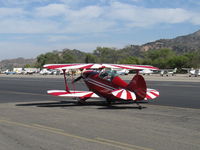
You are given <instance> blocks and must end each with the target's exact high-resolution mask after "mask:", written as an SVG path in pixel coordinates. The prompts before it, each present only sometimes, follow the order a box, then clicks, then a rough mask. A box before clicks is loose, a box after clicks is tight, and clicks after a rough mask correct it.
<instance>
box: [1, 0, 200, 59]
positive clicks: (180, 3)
mask: <svg viewBox="0 0 200 150" xmlns="http://www.w3.org/2000/svg"><path fill="white" fill-rule="evenodd" d="M199 16H200V0H175V1H169V0H0V60H3V59H12V58H18V57H24V58H35V57H37V56H38V55H40V54H42V53H46V52H50V51H53V50H62V49H64V48H69V49H78V50H81V51H84V52H92V51H93V50H95V49H96V47H98V46H104V47H115V48H123V47H125V46H127V45H141V44H145V43H147V42H152V41H155V40H158V39H169V38H175V37H177V36H182V35H186V34H190V33H193V32H195V31H197V30H199V29H200V17H199Z"/></svg>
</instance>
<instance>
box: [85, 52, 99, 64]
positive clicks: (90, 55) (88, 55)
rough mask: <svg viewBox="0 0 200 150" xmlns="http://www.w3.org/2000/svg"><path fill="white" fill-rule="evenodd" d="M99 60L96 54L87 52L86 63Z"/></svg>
mask: <svg viewBox="0 0 200 150" xmlns="http://www.w3.org/2000/svg"><path fill="white" fill-rule="evenodd" d="M96 62H97V57H96V56H94V55H93V54H87V55H86V57H85V63H96Z"/></svg>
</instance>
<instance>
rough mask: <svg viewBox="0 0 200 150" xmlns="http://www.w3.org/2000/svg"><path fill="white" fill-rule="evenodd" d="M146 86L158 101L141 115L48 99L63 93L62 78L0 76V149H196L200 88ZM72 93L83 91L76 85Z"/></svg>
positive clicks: (126, 108) (199, 144) (130, 108)
mask: <svg viewBox="0 0 200 150" xmlns="http://www.w3.org/2000/svg"><path fill="white" fill-rule="evenodd" d="M147 83H148V87H150V88H155V89H157V90H159V91H160V94H161V96H160V97H159V98H158V99H156V101H155V102H152V103H150V104H142V105H143V107H144V108H143V109H142V110H139V109H138V108H137V107H136V105H135V104H120V105H113V106H109V107H108V106H106V105H105V103H104V102H103V101H102V100H100V101H99V100H88V102H87V103H86V105H83V106H82V105H77V104H76V102H75V100H73V99H65V98H60V97H52V96H49V95H47V94H46V90H49V89H63V87H64V85H63V79H56V78H54V79H49V78H42V79H41V78H14V77H12V78H10V77H0V149H3V150H13V149H20V150H27V149H29V150H35V149H40V150H55V149H58V150H66V149H67V150H74V149H76V150H94V149H95V150H105V149H106V150H118V149H119V150H169V149H173V150H180V149H181V150H188V149H190V150H199V149H200V141H199V139H200V126H199V124H200V111H199V108H200V103H199V100H200V99H199V90H200V84H199V83H196V82H191V83H190V82H170V81H167V82H164V81H147ZM71 88H74V87H71ZM76 89H78V90H86V87H85V86H84V83H83V82H77V85H76Z"/></svg>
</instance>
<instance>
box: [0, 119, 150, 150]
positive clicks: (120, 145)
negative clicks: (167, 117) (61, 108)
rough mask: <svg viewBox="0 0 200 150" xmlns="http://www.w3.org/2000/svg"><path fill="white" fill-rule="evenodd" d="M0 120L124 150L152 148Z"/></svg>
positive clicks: (4, 121)
mask: <svg viewBox="0 0 200 150" xmlns="http://www.w3.org/2000/svg"><path fill="white" fill-rule="evenodd" d="M0 122H1V123H5V124H9V125H16V126H21V127H26V128H32V129H36V130H42V131H47V132H49V133H54V134H58V135H62V136H66V137H70V138H75V139H79V140H83V141H86V142H92V143H97V144H102V145H107V146H111V147H115V148H120V149H125V150H152V149H150V148H146V147H141V146H137V145H131V144H127V143H122V142H118V141H114V140H108V139H103V138H95V139H92V138H86V137H82V136H78V135H74V134H70V133H67V132H65V131H64V130H62V129H57V128H52V127H48V126H44V125H39V124H32V125H29V124H24V123H20V122H14V121H10V120H8V119H0Z"/></svg>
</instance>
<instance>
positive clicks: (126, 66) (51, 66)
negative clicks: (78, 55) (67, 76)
mask: <svg viewBox="0 0 200 150" xmlns="http://www.w3.org/2000/svg"><path fill="white" fill-rule="evenodd" d="M43 67H44V68H48V69H60V70H62V69H98V68H114V69H117V68H121V69H134V70H143V69H151V70H159V69H158V68H156V67H153V66H148V65H130V64H92V63H91V64H47V65H44V66H43Z"/></svg>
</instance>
